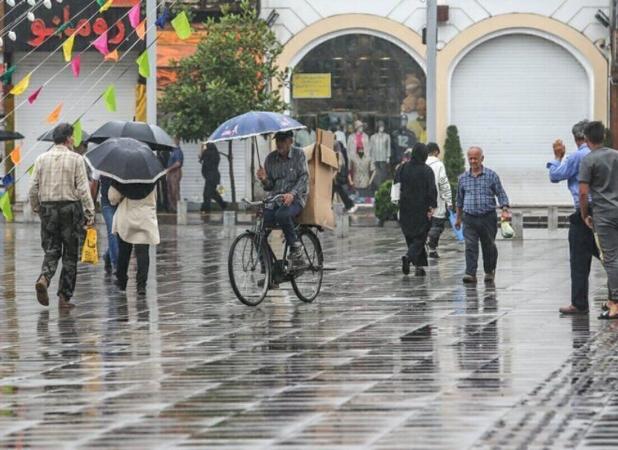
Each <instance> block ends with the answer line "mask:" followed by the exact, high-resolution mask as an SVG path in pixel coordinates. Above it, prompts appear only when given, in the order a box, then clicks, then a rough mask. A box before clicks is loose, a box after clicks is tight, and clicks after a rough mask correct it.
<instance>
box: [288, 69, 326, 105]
mask: <svg viewBox="0 0 618 450" xmlns="http://www.w3.org/2000/svg"><path fill="white" fill-rule="evenodd" d="M292 95H293V97H294V98H297V99H298V98H331V95H332V93H331V76H330V73H296V74H294V78H293V79H292Z"/></svg>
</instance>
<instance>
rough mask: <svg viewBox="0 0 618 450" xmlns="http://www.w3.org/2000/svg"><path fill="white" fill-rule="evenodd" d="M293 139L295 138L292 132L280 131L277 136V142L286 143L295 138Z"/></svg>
mask: <svg viewBox="0 0 618 450" xmlns="http://www.w3.org/2000/svg"><path fill="white" fill-rule="evenodd" d="M293 137H294V133H292V132H291V131H280V132H278V133H277V134H275V140H276V141H277V142H281V141H285V140H286V139H289V138H293Z"/></svg>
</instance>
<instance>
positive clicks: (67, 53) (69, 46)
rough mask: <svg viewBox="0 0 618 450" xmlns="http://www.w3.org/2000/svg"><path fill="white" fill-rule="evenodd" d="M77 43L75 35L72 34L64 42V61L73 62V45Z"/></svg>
mask: <svg viewBox="0 0 618 450" xmlns="http://www.w3.org/2000/svg"><path fill="white" fill-rule="evenodd" d="M74 43H75V35H74V34H72V35H71V36H69V38H68V39H67V40H66V41H64V44H62V51H63V52H64V60H65V61H66V62H69V61H71V54H72V53H73V44H74Z"/></svg>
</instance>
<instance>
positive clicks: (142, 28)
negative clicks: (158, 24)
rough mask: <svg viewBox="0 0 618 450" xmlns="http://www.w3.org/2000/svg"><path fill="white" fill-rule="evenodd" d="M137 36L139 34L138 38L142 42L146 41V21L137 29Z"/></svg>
mask: <svg viewBox="0 0 618 450" xmlns="http://www.w3.org/2000/svg"><path fill="white" fill-rule="evenodd" d="M135 34H137V37H138V38H140V40H142V41H143V40H144V38H145V37H146V19H144V20H142V21H141V22H140V23H139V25H138V26H137V28H135Z"/></svg>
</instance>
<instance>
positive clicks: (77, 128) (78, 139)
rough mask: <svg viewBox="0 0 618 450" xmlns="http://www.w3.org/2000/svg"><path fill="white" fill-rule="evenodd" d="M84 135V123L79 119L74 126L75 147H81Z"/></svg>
mask: <svg viewBox="0 0 618 450" xmlns="http://www.w3.org/2000/svg"><path fill="white" fill-rule="evenodd" d="M83 134H84V133H83V132H82V121H81V120H79V119H78V120H77V122H75V123H74V124H73V145H74V146H75V147H79V146H80V145H81V143H82V138H83Z"/></svg>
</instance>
